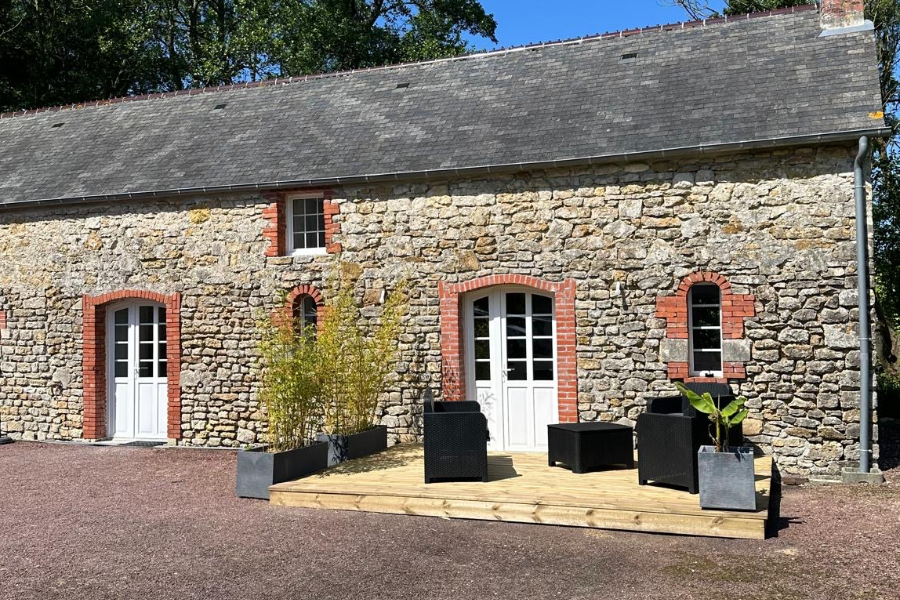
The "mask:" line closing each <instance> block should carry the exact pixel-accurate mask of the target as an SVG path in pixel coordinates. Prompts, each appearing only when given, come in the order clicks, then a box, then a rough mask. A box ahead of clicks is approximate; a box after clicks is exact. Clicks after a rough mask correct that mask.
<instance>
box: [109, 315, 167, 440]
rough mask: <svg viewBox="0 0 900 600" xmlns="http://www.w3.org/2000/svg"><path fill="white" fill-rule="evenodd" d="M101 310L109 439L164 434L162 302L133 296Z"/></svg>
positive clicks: (155, 437)
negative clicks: (129, 299)
mask: <svg viewBox="0 0 900 600" xmlns="http://www.w3.org/2000/svg"><path fill="white" fill-rule="evenodd" d="M106 315H107V316H106V318H107V323H106V334H107V339H106V354H107V365H106V373H107V376H106V380H107V385H108V388H107V398H108V403H109V406H108V407H107V415H108V422H107V432H108V434H109V435H110V436H111V437H112V438H113V439H124V440H164V439H166V437H167V424H168V363H167V360H166V357H167V351H166V307H165V305H163V304H159V303H156V302H149V301H147V300H140V301H134V300H132V301H127V302H121V303H116V304H112V305H110V306H109V307H108V308H107V311H106Z"/></svg>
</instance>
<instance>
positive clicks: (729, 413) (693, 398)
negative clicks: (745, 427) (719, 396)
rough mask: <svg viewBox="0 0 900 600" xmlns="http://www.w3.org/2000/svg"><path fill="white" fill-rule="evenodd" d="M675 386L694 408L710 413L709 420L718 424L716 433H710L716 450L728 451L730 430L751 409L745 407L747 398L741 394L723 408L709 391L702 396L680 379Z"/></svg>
mask: <svg viewBox="0 0 900 600" xmlns="http://www.w3.org/2000/svg"><path fill="white" fill-rule="evenodd" d="M675 387H676V388H678V391H679V392H681V393H682V394H684V396H685V397H686V398H687V399H688V402H690V403H691V406H693V407H694V409H696V410H698V411H700V412H702V413H703V414H706V415H709V420H710V421H712V423H713V424H714V425H715V426H716V433H715V435H710V437H711V438H712V440H713V441H714V442H715V444H716V452H728V432H729V430H731V428H732V427H734V426H735V425H739V424H740V423H741V421H743V420H744V419H745V418H746V417H747V414H748V413H749V411H748V410H747V409H746V408H744V404H745V403H746V402H747V399H746V398H744V397H743V396H740V397H738V398H736V399H734V400H732V401H731V402H729V403H728V406H726V407H725V408H722V407H721V405H720V404H719V403H718V401H717V400H716V401H714V400H713V397H712V395H710V394H709V393H708V392H707V393H705V394H703V395H702V396H700V395H698V394H696V393H694V392H693V391H691V390H690V389H688V388H687V386H685V385H684V384H683V383H681V382H679V381H676V382H675Z"/></svg>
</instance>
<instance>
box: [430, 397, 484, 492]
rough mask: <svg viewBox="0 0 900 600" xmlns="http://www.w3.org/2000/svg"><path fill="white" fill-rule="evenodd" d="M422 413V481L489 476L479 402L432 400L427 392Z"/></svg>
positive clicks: (482, 416)
mask: <svg viewBox="0 0 900 600" xmlns="http://www.w3.org/2000/svg"><path fill="white" fill-rule="evenodd" d="M423 417H424V436H425V443H424V445H425V483H431V482H433V481H436V480H438V479H481V481H487V480H488V469H487V443H488V431H487V418H485V416H484V414H482V412H481V406H480V405H479V404H478V402H475V401H465V402H434V401H432V400H431V398H430V394H426V398H425V413H424V415H423Z"/></svg>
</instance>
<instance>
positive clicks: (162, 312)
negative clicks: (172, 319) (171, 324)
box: [157, 306, 166, 323]
mask: <svg viewBox="0 0 900 600" xmlns="http://www.w3.org/2000/svg"><path fill="white" fill-rule="evenodd" d="M157 310H158V312H159V322H160V323H165V322H166V308H165V307H164V306H160V307H159V308H158V309H157Z"/></svg>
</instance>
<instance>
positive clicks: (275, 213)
mask: <svg viewBox="0 0 900 600" xmlns="http://www.w3.org/2000/svg"><path fill="white" fill-rule="evenodd" d="M298 193H303V194H304V195H308V194H320V195H321V196H322V198H323V209H324V213H325V252H327V253H329V254H336V253H338V252H340V251H341V249H342V247H341V244H340V243H339V242H335V241H334V236H335V235H338V234H340V233H341V224H340V222H339V221H335V219H334V217H335V216H336V215H339V214H340V213H341V211H340V207H339V206H338V205H337V204H336V203H334V202H332V200H331V199H332V197H333V193H332V191H331V190H285V191H278V192H266V193H265V194H263V198H265V199H266V200H269V201H270V202H271V204H270V205H269V206H267V207H266V208H264V209H263V213H262V214H263V218H264V219H266V220H267V221H268V222H269V223H268V225H266V227H265V229H263V237H265V238H266V239H267V240H269V247H268V248H266V256H284V255H286V254H287V202H288V200H291V199H292V196H294V195H296V194H298Z"/></svg>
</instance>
